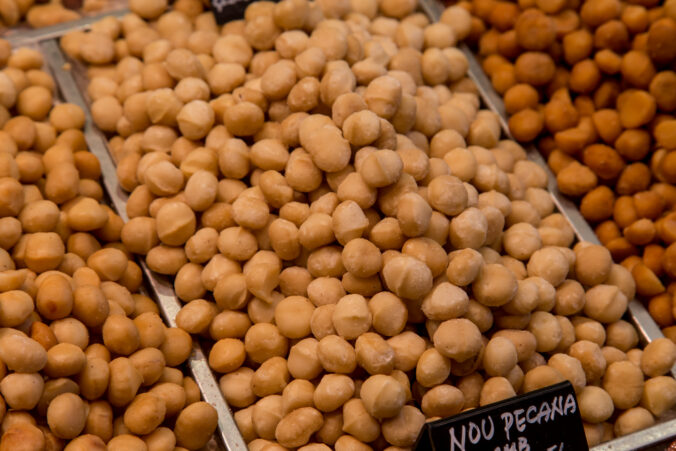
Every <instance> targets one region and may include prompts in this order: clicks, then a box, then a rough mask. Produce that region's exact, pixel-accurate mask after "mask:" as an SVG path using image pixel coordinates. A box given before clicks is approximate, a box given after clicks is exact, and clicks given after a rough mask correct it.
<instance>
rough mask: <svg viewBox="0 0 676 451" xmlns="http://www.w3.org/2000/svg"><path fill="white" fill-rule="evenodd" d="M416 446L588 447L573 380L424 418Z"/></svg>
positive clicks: (563, 450)
mask: <svg viewBox="0 0 676 451" xmlns="http://www.w3.org/2000/svg"><path fill="white" fill-rule="evenodd" d="M415 449H416V450H435V451H437V450H438V451H442V450H443V451H469V450H482V451H580V450H582V451H588V450H589V447H588V446H587V439H586V438H585V435H584V428H583V427H582V419H581V418H580V409H579V408H578V405H577V399H576V398H575V390H573V386H572V385H571V383H570V382H568V381H565V382H561V383H560V384H556V385H552V386H550V387H545V388H543V389H541V390H536V391H533V392H530V393H526V394H525V395H521V396H516V397H514V398H510V399H506V400H504V401H500V402H496V403H495V404H490V405H487V406H484V407H480V408H477V409H473V410H469V411H467V412H464V413H461V414H459V415H455V416H453V417H449V418H444V419H443V420H438V421H433V422H430V423H427V424H425V426H424V427H423V430H422V431H421V433H420V437H418V442H417V443H416V446H415Z"/></svg>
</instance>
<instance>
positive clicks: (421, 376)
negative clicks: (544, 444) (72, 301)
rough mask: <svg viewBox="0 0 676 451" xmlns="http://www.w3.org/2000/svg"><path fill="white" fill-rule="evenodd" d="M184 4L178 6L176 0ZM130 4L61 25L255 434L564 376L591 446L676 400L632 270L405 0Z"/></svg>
mask: <svg viewBox="0 0 676 451" xmlns="http://www.w3.org/2000/svg"><path fill="white" fill-rule="evenodd" d="M185 4H187V2H186V3H184V4H183V6H185ZM192 4H193V5H194V9H187V8H183V9H180V10H176V9H174V10H171V11H166V12H165V11H164V9H163V7H160V3H158V7H157V8H155V7H154V5H155V4H154V2H147V3H144V4H143V5H140V4H139V5H136V6H134V4H132V10H133V11H134V14H129V15H127V16H125V17H124V18H122V19H120V20H116V19H112V18H110V19H106V20H104V21H102V22H100V23H98V24H96V25H95V26H94V27H93V29H92V31H91V32H82V31H75V32H72V33H70V34H68V35H65V36H64V37H63V38H62V40H61V45H62V48H63V49H64V50H65V51H66V52H67V53H68V54H69V55H70V56H71V57H73V58H76V59H80V60H81V61H84V62H85V63H88V64H89V66H88V69H87V74H88V77H89V85H88V88H87V90H88V94H89V97H90V98H91V102H92V104H91V110H92V115H93V117H94V121H95V122H96V124H97V125H98V127H99V128H100V129H101V130H102V131H104V132H106V133H107V134H108V137H109V146H110V150H111V153H112V155H113V157H114V159H115V161H116V163H117V176H118V179H119V182H120V184H121V186H122V187H123V188H124V189H125V190H126V191H128V192H129V193H130V195H129V200H128V203H127V213H128V215H129V217H130V218H131V219H130V220H129V222H128V223H126V224H125V225H124V226H123V228H122V231H121V240H122V243H123V244H124V246H125V248H126V249H127V250H129V251H130V252H133V253H136V254H140V255H143V256H144V258H145V261H146V262H147V264H148V266H149V267H150V268H151V269H152V270H153V271H155V272H157V273H159V274H165V275H168V276H172V277H173V281H174V288H175V291H176V294H177V296H178V297H179V298H180V299H181V300H182V301H183V302H184V303H185V305H184V306H183V308H182V310H181V311H180V313H179V314H178V316H177V319H176V320H177V324H178V325H179V327H181V328H182V329H184V330H185V331H187V332H190V333H191V334H195V335H196V336H199V337H202V338H204V339H205V340H206V341H211V347H210V351H209V364H210V366H211V368H212V369H213V370H214V371H215V372H216V373H217V374H218V375H219V377H220V387H221V390H222V392H223V394H224V396H225V398H226V400H227V401H228V403H229V405H230V406H231V407H232V409H233V411H234V416H235V420H236V422H237V425H238V427H239V430H240V432H241V433H242V435H243V437H244V439H245V440H246V442H247V443H248V444H249V447H250V449H252V450H273V449H287V448H288V449H295V448H298V449H302V450H306V451H309V450H325V449H332V448H335V449H337V450H369V449H391V450H394V449H401V448H410V447H411V446H412V445H413V443H414V441H415V439H416V437H417V435H418V432H419V431H420V429H421V427H422V425H423V424H424V423H425V421H427V420H431V419H437V418H440V417H445V416H450V415H454V414H456V413H459V412H461V411H463V410H466V409H471V408H474V407H477V406H480V405H485V404H488V403H492V402H495V401H498V400H501V399H505V398H509V397H511V396H515V395H516V394H520V393H524V392H528V391H532V390H535V389H538V388H541V387H544V386H547V385H549V384H552V383H556V382H559V381H562V380H564V379H567V380H570V381H571V382H572V384H573V385H574V387H575V389H576V391H577V393H578V399H579V402H580V410H581V413H582V418H583V419H584V421H585V430H586V432H587V436H588V441H589V443H590V444H597V443H600V442H601V441H605V440H609V439H611V438H612V437H614V436H620V435H625V434H628V433H631V432H634V431H636V430H638V429H641V428H644V427H647V426H650V425H652V424H653V423H654V422H655V421H656V418H658V417H660V416H661V415H663V414H664V413H665V412H666V411H668V410H669V409H671V408H672V407H673V405H674V404H675V403H676V381H675V380H674V379H673V378H671V377H670V376H667V373H668V371H669V369H670V367H671V365H672V364H673V363H674V362H675V361H676V345H675V344H674V343H673V342H671V341H670V340H668V339H661V340H657V341H655V342H653V343H652V344H650V345H649V346H647V347H646V348H645V349H644V350H641V349H638V348H637V346H638V336H637V332H636V330H635V329H634V327H633V326H632V325H631V324H629V323H627V322H625V321H623V320H622V319H621V318H622V316H623V314H624V313H625V310H626V308H627V302H628V300H630V299H633V297H634V295H635V289H636V286H635V284H634V280H633V278H632V276H631V272H630V271H629V270H627V269H626V268H624V267H623V266H621V265H619V264H614V263H613V261H612V257H611V254H610V252H609V251H608V250H607V249H606V248H604V247H602V246H596V245H592V244H590V243H577V244H575V246H574V247H572V246H573V244H574V233H573V230H572V229H571V227H570V226H569V224H568V223H567V222H566V220H565V219H564V218H563V216H561V215H560V214H558V213H557V212H555V211H554V205H553V202H552V199H551V197H550V195H549V193H548V192H547V191H546V190H545V187H546V185H547V175H546V173H545V171H544V169H543V168H541V167H539V166H537V164H535V163H533V162H530V161H528V160H527V159H526V155H525V152H524V150H523V149H522V148H521V146H520V145H519V144H517V143H515V142H511V141H505V140H501V139H500V135H501V131H500V126H499V123H498V120H497V117H496V116H495V115H494V114H493V113H491V112H489V111H487V110H483V109H481V105H480V101H479V98H478V96H477V93H476V88H475V86H474V85H473V83H472V82H471V80H469V79H468V78H467V76H466V71H467V61H466V58H465V57H464V55H463V53H462V52H460V51H459V50H458V49H457V48H456V47H455V45H456V43H457V42H459V41H461V40H462V39H464V38H466V37H467V36H468V34H469V33H470V31H471V17H470V15H469V13H468V12H467V11H465V10H464V9H463V8H460V7H451V8H449V9H447V10H446V11H445V12H444V14H443V16H442V18H441V21H440V22H439V23H434V24H431V23H430V22H429V20H428V19H427V18H426V17H425V16H424V15H423V14H421V13H419V12H417V11H416V6H417V5H416V1H414V0H383V1H380V2H378V1H376V0H353V1H347V0H322V1H316V2H308V1H306V0H282V1H280V2H279V3H272V2H264V1H263V2H256V3H253V4H252V5H250V6H249V7H248V9H247V10H246V15H245V19H244V20H239V21H233V22H230V23H228V24H226V25H224V26H223V27H219V26H217V25H216V23H215V21H214V17H213V15H212V14H211V13H208V12H203V11H202V9H201V6H199V5H200V2H199V1H197V0H195V1H194V2H192Z"/></svg>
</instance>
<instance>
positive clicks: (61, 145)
mask: <svg viewBox="0 0 676 451" xmlns="http://www.w3.org/2000/svg"><path fill="white" fill-rule="evenodd" d="M42 66H43V58H42V55H41V54H40V53H38V52H37V51H35V50H32V49H28V48H20V49H16V50H14V51H13V52H12V51H11V49H10V47H9V45H8V44H7V42H6V41H2V40H0V68H2V70H0V395H2V396H0V432H1V433H2V435H1V437H0V450H2V451H9V450H19V449H26V450H28V449H30V450H61V449H66V450H68V451H91V450H105V449H108V450H119V451H122V450H125V451H129V450H167V449H168V450H173V449H177V450H179V449H183V450H185V449H191V450H193V449H199V448H201V447H202V446H203V445H204V444H205V443H206V442H207V441H208V440H209V439H210V437H211V435H212V434H213V432H214V430H215V428H216V421H217V413H216V410H215V409H214V408H213V407H212V406H210V405H209V404H207V403H205V402H200V391H199V389H198V387H197V385H196V384H195V382H194V381H193V380H192V379H191V378H190V377H186V375H185V374H184V372H183V370H182V369H181V364H182V363H183V362H184V361H185V360H186V359H187V358H188V356H189V355H190V353H191V351H192V339H191V337H190V335H189V334H187V333H186V332H185V331H184V330H182V329H179V328H169V327H166V326H165V325H164V324H163V322H162V319H161V318H160V316H159V314H158V307H157V305H156V304H155V302H153V301H152V300H151V299H150V298H148V297H147V296H144V295H142V294H140V292H139V288H140V286H141V284H142V274H141V269H140V268H139V266H138V265H137V264H136V263H135V262H134V260H133V258H132V256H131V254H130V253H129V252H128V251H127V249H126V247H125V245H124V244H122V242H121V233H122V229H123V225H124V224H123V221H122V219H121V218H120V217H119V216H118V215H117V214H115V213H114V212H113V211H112V210H111V209H110V208H109V207H108V206H106V205H105V204H104V203H103V202H102V197H103V191H102V188H101V185H100V184H99V181H98V180H99V178H100V175H101V171H100V166H99V162H98V160H97V158H96V157H95V156H94V155H93V154H91V153H89V152H88V151H87V146H86V144H85V141H84V136H83V133H82V131H81V129H82V127H83V125H84V122H85V114H84V112H83V111H82V109H81V108H79V107H78V106H76V105H73V104H68V103H56V102H55V101H54V95H55V84H54V80H53V79H52V77H51V76H50V74H49V73H47V72H45V71H43V70H42ZM106 446H107V448H106ZM175 447H176V448H175Z"/></svg>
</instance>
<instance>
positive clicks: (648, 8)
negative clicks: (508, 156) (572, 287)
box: [460, 0, 676, 339]
mask: <svg viewBox="0 0 676 451" xmlns="http://www.w3.org/2000/svg"><path fill="white" fill-rule="evenodd" d="M460 3H461V6H462V7H464V8H466V9H467V10H468V11H471V12H472V13H473V14H474V16H475V17H474V18H473V19H472V20H473V32H472V34H473V37H474V38H475V40H476V42H477V46H478V53H479V55H480V56H481V57H482V58H483V68H484V70H485V71H486V73H487V74H488V75H489V77H490V78H491V81H492V84H493V87H494V88H495V89H496V90H497V91H498V92H499V93H500V94H502V96H503V98H504V101H505V108H506V111H507V113H508V114H509V115H510V116H511V117H510V119H509V125H510V129H511V131H512V134H513V135H514V136H515V137H516V138H517V139H518V140H520V141H523V142H527V141H535V142H536V145H537V147H538V148H539V149H540V151H541V152H542V153H543V154H544V155H545V156H546V157H547V158H548V163H549V166H550V167H551V168H552V170H553V171H554V172H555V173H556V174H557V182H558V186H559V189H560V190H561V192H563V193H564V194H567V195H569V196H571V197H573V198H575V199H577V200H578V201H579V206H580V210H581V212H582V214H583V216H584V217H585V218H586V219H587V220H588V221H589V222H590V223H591V224H593V225H594V226H595V227H596V233H597V235H598V237H599V239H600V240H601V242H602V243H603V244H604V245H605V246H606V247H607V248H608V249H609V250H610V252H611V254H612V256H613V258H614V260H615V261H617V262H620V263H622V264H623V265H624V266H625V267H626V268H627V269H629V270H630V271H631V272H632V275H633V276H634V278H635V280H636V283H637V292H638V294H639V296H640V297H641V298H643V299H645V300H646V301H648V302H649V304H648V305H649V308H650V312H651V314H652V316H653V318H654V319H655V320H656V321H657V322H658V324H660V326H662V327H667V326H672V325H673V324H674V316H675V313H676V311H674V310H673V302H674V290H675V289H676V286H675V285H673V284H674V281H675V280H676V279H675V278H676V259H675V258H676V245H674V244H673V243H674V241H675V236H674V230H676V225H675V224H676V223H675V222H674V220H675V216H674V215H675V214H676V213H675V212H674V205H675V204H676V189H675V188H674V185H673V184H674V182H676V177H675V175H676V172H674V168H676V166H675V165H674V162H676V153H675V152H674V150H676V140H675V139H674V136H676V121H674V117H673V112H674V109H676V102H675V101H674V99H675V97H674V92H676V90H675V89H674V88H675V87H676V74H675V73H674V71H673V62H674V58H676V53H675V52H674V46H673V39H674V37H676V21H675V20H676V2H674V1H673V0H667V1H666V2H658V1H641V2H625V1H620V0H589V1H586V2H580V1H573V2H564V1H519V2H518V4H517V2H509V1H495V0H474V1H471V2H470V1H465V2H460ZM665 334H667V335H668V336H670V337H672V338H675V339H676V329H674V328H672V327H668V328H667V329H665Z"/></svg>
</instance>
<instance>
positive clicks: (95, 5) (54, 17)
mask: <svg viewBox="0 0 676 451" xmlns="http://www.w3.org/2000/svg"><path fill="white" fill-rule="evenodd" d="M109 2H110V0H84V1H82V0H50V1H48V2H47V1H44V0H37V1H36V0H0V31H2V28H3V27H14V26H16V25H20V24H22V23H23V21H25V22H26V23H27V24H28V25H29V26H31V27H33V28H40V27H46V26H49V25H56V24H59V23H63V22H70V21H72V20H77V19H79V18H80V17H81V12H82V13H95V12H98V11H101V10H104V9H105V8H106V7H108V6H109V5H108V4H109Z"/></svg>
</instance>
